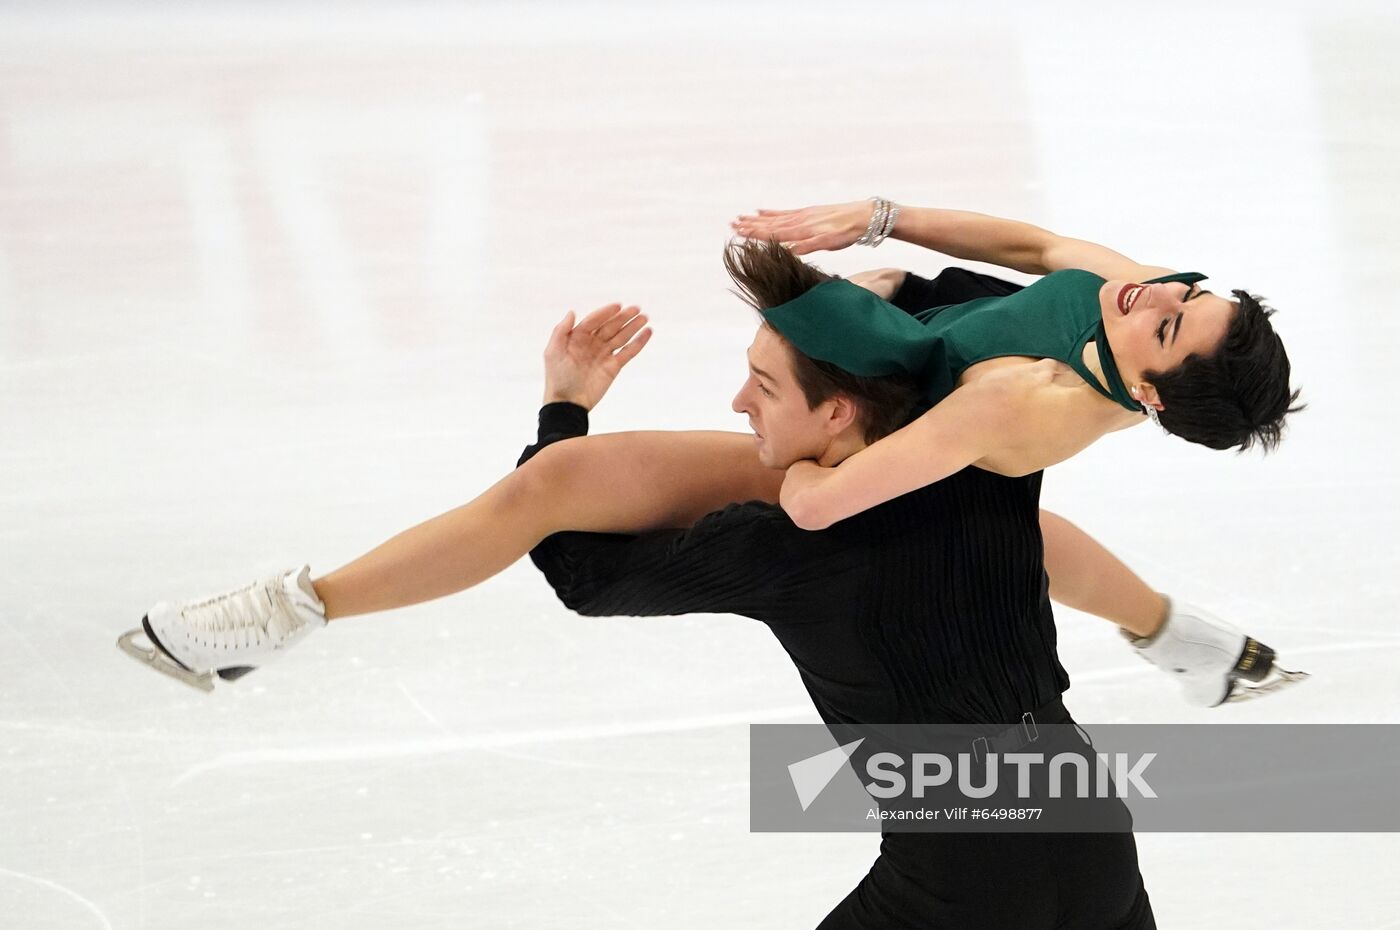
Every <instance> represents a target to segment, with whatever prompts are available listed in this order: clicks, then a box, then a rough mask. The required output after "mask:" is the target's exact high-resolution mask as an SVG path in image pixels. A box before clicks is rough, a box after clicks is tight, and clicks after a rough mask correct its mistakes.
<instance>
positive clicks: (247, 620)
mask: <svg viewBox="0 0 1400 930" xmlns="http://www.w3.org/2000/svg"><path fill="white" fill-rule="evenodd" d="M180 615H181V617H182V618H183V619H184V621H185V622H186V623H187V624H189V626H190V627H191V628H192V629H193V630H195V631H198V632H199V633H200V634H202V637H203V638H205V641H206V642H208V643H209V644H210V645H213V646H217V647H219V648H223V649H239V648H246V647H250V646H260V645H262V644H263V643H264V642H265V641H267V642H271V644H272V646H273V647H274V648H276V647H279V646H281V645H282V644H283V643H285V642H286V641H287V639H288V638H289V637H290V636H291V634H292V633H294V632H296V631H297V630H298V629H300V628H301V627H302V626H303V625H304V624H303V623H302V621H301V620H300V619H299V618H298V617H297V615H296V609H295V608H294V607H293V605H292V604H290V603H288V598H287V595H286V592H284V591H283V590H282V579H281V577H280V576H279V577H276V578H273V579H271V580H269V581H262V582H255V583H253V584H250V585H248V586H247V587H245V588H240V589H238V590H237V591H232V592H229V593H228V594H221V595H219V596H217V597H212V598H210V599H208V600H206V601H200V602H197V603H193V604H186V605H185V606H184V607H182V608H181V610H180Z"/></svg>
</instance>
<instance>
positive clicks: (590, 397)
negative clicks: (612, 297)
mask: <svg viewBox="0 0 1400 930" xmlns="http://www.w3.org/2000/svg"><path fill="white" fill-rule="evenodd" d="M646 322H647V318H646V316H645V315H643V314H641V313H639V312H638V311H637V308H636V307H623V306H622V304H608V305H607V306H606V307H600V308H599V309H597V310H594V311H593V312H592V313H590V314H588V316H586V317H584V318H583V319H582V320H579V321H578V323H577V324H575V323H574V312H573V311H572V310H570V311H569V312H568V313H566V314H565V315H564V319H563V320H561V321H560V322H559V325H558V326H556V327H554V332H552V333H550V334H549V345H547V346H545V349H544V402H545V403H546V404H548V403H554V402H556V401H568V402H569V403H573V404H578V405H579V406H580V407H582V408H584V409H585V410H592V409H593V408H594V406H596V405H597V403H598V401H600V400H602V399H603V395H604V394H606V393H607V392H608V388H610V387H612V383H613V379H614V378H616V377H617V373H618V372H619V371H621V370H622V366H623V365H626V364H627V363H628V362H630V361H632V359H634V358H636V357H637V353H639V352H641V351H642V348H643V347H644V346H645V345H646V344H647V340H649V339H651V328H650V327H647V328H645V329H643V326H645V325H646Z"/></svg>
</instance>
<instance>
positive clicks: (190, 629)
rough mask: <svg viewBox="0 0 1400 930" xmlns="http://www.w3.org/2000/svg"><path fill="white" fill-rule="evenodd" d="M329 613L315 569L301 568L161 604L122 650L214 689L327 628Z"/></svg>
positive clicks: (125, 641)
mask: <svg viewBox="0 0 1400 930" xmlns="http://www.w3.org/2000/svg"><path fill="white" fill-rule="evenodd" d="M325 610H326V608H325V605H324V604H322V603H321V599H320V598H319V597H317V596H316V591H315V589H314V588H312V587H311V569H310V567H309V566H302V567H301V568H300V569H289V570H287V571H284V572H282V573H280V574H278V575H275V576H273V577H272V578H268V579H266V580H264V581H259V582H255V583H254V584H250V585H248V586H246V587H243V588H239V589H237V590H236V591H230V592H228V593H226V594H220V595H217V596H215V597H209V598H203V599H199V600H193V601H186V602H185V603H183V604H168V603H166V602H165V601H161V602H160V603H159V604H156V605H155V606H154V607H152V608H151V610H150V612H149V613H148V614H146V616H144V617H142V618H141V627H140V628H139V629H135V630H131V631H129V632H127V633H124V634H123V635H122V636H121V638H120V639H118V640H117V646H118V647H119V648H120V649H121V650H122V651H123V652H125V653H126V654H127V655H130V656H131V657H133V658H135V659H136V660H137V661H139V662H142V663H144V664H146V665H149V666H150V667H151V668H153V669H155V670H156V671H158V672H161V673H162V674H165V675H169V676H170V677H172V678H175V679H177V680H179V681H182V682H184V683H185V684H187V685H189V686H190V687H193V688H198V689H199V690H201V691H213V690H214V676H215V675H218V676H219V677H220V678H222V679H224V680H225V681H233V680H234V679H237V678H241V677H242V676H244V675H246V674H248V673H249V672H251V671H253V669H255V668H257V667H259V666H261V665H264V664H266V663H267V662H270V661H271V660H272V659H274V658H276V657H277V656H278V655H280V654H281V653H282V652H285V651H286V650H287V649H288V648H290V647H291V646H292V645H293V644H294V643H296V642H297V641H299V640H301V639H302V638H304V637H305V636H306V635H307V634H308V633H311V632H312V631H314V630H317V629H320V628H321V627H323V626H325V625H326V616H325ZM141 637H144V638H145V639H146V640H148V641H149V643H150V645H149V646H142V645H141V644H140V643H139V642H138V641H137V640H138V639H139V638H141Z"/></svg>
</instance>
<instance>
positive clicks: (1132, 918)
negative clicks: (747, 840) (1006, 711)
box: [818, 304, 1157, 930]
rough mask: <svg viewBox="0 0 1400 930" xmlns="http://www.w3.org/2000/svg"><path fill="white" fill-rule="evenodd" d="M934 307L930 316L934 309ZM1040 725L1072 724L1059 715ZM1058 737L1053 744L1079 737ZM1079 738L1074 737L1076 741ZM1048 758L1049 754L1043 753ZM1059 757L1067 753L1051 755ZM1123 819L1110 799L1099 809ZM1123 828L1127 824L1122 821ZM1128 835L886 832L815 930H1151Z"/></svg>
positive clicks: (1043, 718) (1057, 710)
mask: <svg viewBox="0 0 1400 930" xmlns="http://www.w3.org/2000/svg"><path fill="white" fill-rule="evenodd" d="M934 306H937V305H936V304H935V305H934ZM1036 720H1037V723H1040V724H1072V723H1073V722H1074V720H1073V718H1071V717H1070V715H1069V712H1068V711H1066V710H1065V709H1064V705H1063V704H1060V703H1059V702H1055V704H1054V705H1053V710H1052V711H1051V712H1050V713H1043V712H1042V710H1041V709H1037V711H1036ZM1074 732H1075V731H1074V730H1067V728H1059V729H1057V730H1056V733H1059V734H1065V733H1068V734H1069V736H1061V737H1060V738H1061V739H1073V740H1074V741H1075V742H1076V743H1080V742H1081V739H1082V740H1083V745H1078V746H1076V747H1074V749H1075V751H1078V752H1087V753H1090V754H1092V752H1093V745H1092V744H1091V743H1088V741H1087V737H1081V736H1074V735H1073V734H1074ZM1079 732H1080V733H1081V734H1082V732H1083V731H1082V730H1081V731H1079ZM1043 748H1046V749H1050V750H1051V751H1054V749H1053V747H1043ZM1060 748H1070V747H1067V746H1061V747H1060ZM1090 803H1095V804H1102V803H1107V804H1112V805H1114V806H1115V808H1117V809H1121V811H1122V812H1123V814H1124V816H1126V814H1127V809H1126V808H1125V807H1122V802H1120V801H1118V800H1116V799H1114V800H1111V801H1107V802H1090ZM1126 823H1127V824H1130V823H1131V821H1130V820H1128V821H1126ZM1156 926H1157V923H1156V921H1155V920H1154V918H1153V916H1152V905H1151V903H1150V902H1149V901H1148V898H1147V889H1146V888H1145V887H1144V885H1143V882H1142V874H1141V873H1140V872H1139V871H1138V859H1137V844H1136V843H1135V842H1134V841H1133V835H1132V833H1128V832H1120V833H910V832H888V831H887V832H886V833H885V834H884V837H883V839H882V840H881V842H880V855H879V857H877V858H876V860H875V864H874V865H873V866H872V867H871V869H870V872H869V873H868V874H867V875H866V876H865V878H864V879H862V880H861V882H860V884H859V885H857V886H856V887H855V889H854V890H852V891H851V893H850V894H848V895H847V896H846V898H845V899H844V900H843V901H842V902H841V903H840V904H838V905H837V906H836V908H835V909H834V910H833V911H832V912H831V913H830V914H828V915H827V917H826V919H825V920H823V921H822V922H821V925H820V926H819V928H818V930H913V928H919V930H1155V928H1156Z"/></svg>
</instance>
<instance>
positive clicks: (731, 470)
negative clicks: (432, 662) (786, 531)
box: [312, 431, 784, 620]
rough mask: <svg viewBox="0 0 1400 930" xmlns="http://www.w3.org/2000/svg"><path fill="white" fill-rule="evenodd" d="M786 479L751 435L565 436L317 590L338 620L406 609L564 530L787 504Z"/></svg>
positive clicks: (626, 529)
mask: <svg viewBox="0 0 1400 930" xmlns="http://www.w3.org/2000/svg"><path fill="white" fill-rule="evenodd" d="M783 475H784V472H783V471H781V470H779V469H770V468H764V467H763V466H762V465H760V464H759V462H758V456H757V455H756V454H755V453H754V444H753V437H752V436H750V435H748V434H745V433H722V432H710V431H703V432H702V431H695V432H632V433H609V434H603V435H598V436H582V437H578V438H575V439H566V440H563V441H561V442H556V443H553V444H551V445H549V446H546V447H545V448H543V449H541V450H540V451H539V452H538V453H537V454H536V455H535V456H534V457H533V458H531V459H530V460H529V461H528V462H526V463H525V464H524V465H522V466H520V467H519V468H517V469H516V470H515V471H513V472H511V473H510V474H509V475H507V476H506V477H505V478H503V479H501V480H500V481H498V482H496V484H495V485H493V486H492V487H491V488H490V489H488V490H487V491H486V492H485V493H484V494H482V495H481V496H480V497H478V498H476V499H475V500H473V501H471V502H470V503H468V504H464V505H463V506H461V507H458V508H457V509H455V510H450V511H448V512H447V513H445V514H442V515H441V516H438V517H434V518H433V519H431V520H429V521H427V522H426V523H421V524H419V525H418V526H415V527H413V528H412V529H410V530H406V531H404V532H402V533H400V534H399V535H397V536H395V537H393V538H392V539H390V540H389V541H388V542H385V543H383V544H382V545H380V546H379V547H378V548H376V549H373V550H371V551H370V552H368V553H367V554H365V555H363V556H361V557H360V558H358V559H356V560H355V561H353V562H351V563H350V564H349V565H346V566H344V567H342V568H338V569H336V570H335V571H334V572H331V573H330V574H329V575H326V576H324V577H322V578H318V579H316V580H314V581H313V582H312V585H313V586H314V587H315V589H316V593H317V595H318V596H319V597H320V598H321V600H322V601H323V602H324V603H325V605H326V618H327V619H328V620H335V619H339V618H341V617H351V616H355V615H357V614H365V613H371V612H374V611H379V610H389V609H392V608H395V607H405V606H408V605H409V604H417V603H420V602H422V601H429V600H433V599H434V598H439V597H444V596H446V595H448V594H453V593H456V592H457V591H462V590H464V589H466V588H470V587H471V586H473V585H475V584H479V583H480V582H482V581H485V580H486V579H487V578H490V577H491V576H492V575H494V574H496V573H497V572H499V571H501V570H502V569H504V568H506V567H507V566H509V565H511V564H512V563H514V562H515V561H516V560H517V559H519V558H520V557H521V556H523V555H525V554H526V553H528V552H529V551H530V550H531V549H533V548H534V547H535V545H536V544H538V543H539V541H540V540H541V539H544V538H545V537H546V536H548V535H550V534H552V533H557V532H559V531H561V530H583V531H591V532H610V533H644V532H648V531H651V530H657V529H663V528H666V527H679V526H689V525H690V524H691V523H693V522H695V521H696V520H697V519H699V518H700V517H702V516H704V515H705V514H707V513H709V512H710V511H712V510H718V509H719V508H721V507H723V506H724V505H725V504H728V503H732V502H735V501H745V500H767V501H774V502H776V501H777V499H778V491H779V489H780V488H781V486H782V481H783Z"/></svg>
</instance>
